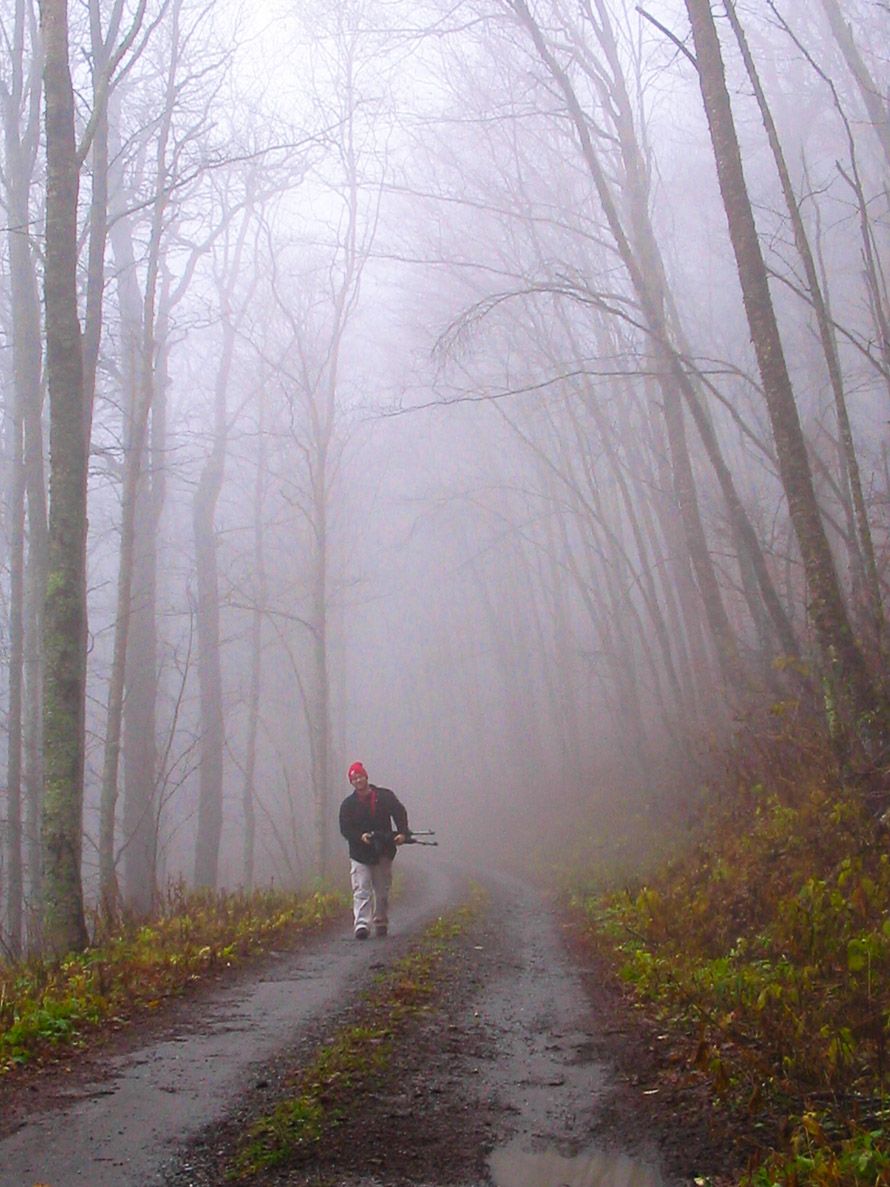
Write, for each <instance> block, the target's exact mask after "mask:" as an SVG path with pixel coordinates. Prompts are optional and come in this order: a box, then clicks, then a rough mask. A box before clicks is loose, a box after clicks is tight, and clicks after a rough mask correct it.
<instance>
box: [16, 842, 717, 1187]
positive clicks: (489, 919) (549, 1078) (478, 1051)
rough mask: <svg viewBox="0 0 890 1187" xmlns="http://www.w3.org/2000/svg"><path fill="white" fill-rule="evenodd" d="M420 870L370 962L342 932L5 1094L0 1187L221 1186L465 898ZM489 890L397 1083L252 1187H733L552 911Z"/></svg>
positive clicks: (684, 1104) (510, 885) (427, 869)
mask: <svg viewBox="0 0 890 1187" xmlns="http://www.w3.org/2000/svg"><path fill="white" fill-rule="evenodd" d="M406 866H407V863H406ZM413 868H414V869H415V870H419V869H422V870H423V874H424V875H425V878H424V880H423V881H422V882H421V880H420V879H419V878H418V882H417V885H416V886H415V884H414V883H413V882H412V883H411V888H410V893H406V894H405V895H404V896H403V901H401V902H400V903H399V904H398V905H397V908H396V911H395V912H394V927H393V929H392V933H391V935H390V937H389V938H388V939H386V940H383V941H368V942H367V943H364V944H357V943H356V942H355V941H354V940H353V939H352V933H351V927H350V921H349V919H348V918H346V919H344V920H343V924H342V926H339V925H338V926H337V927H335V928H333V929H330V930H328V931H327V932H325V933H324V934H319V935H316V936H315V937H313V938H311V939H309V940H307V941H305V942H303V943H302V944H300V945H299V946H298V947H297V948H296V949H295V950H294V951H291V952H283V953H278V954H275V955H273V956H271V957H269V956H267V957H264V958H261V959H260V960H259V962H257V963H256V964H255V965H253V966H248V967H246V968H243V969H240V970H237V971H235V972H234V973H233V974H231V975H227V976H225V977H223V978H222V979H221V980H220V982H219V983H218V984H217V985H214V986H211V987H208V988H205V989H202V990H201V991H200V992H199V993H197V994H196V995H195V996H194V998H190V999H185V1000H183V1001H181V1002H179V1003H177V1004H176V1005H174V1006H173V1007H171V1008H170V1009H169V1010H167V1011H165V1016H164V1017H162V1018H160V1019H158V1018H156V1019H154V1020H153V1021H152V1022H151V1023H149V1022H146V1023H145V1024H140V1025H137V1026H136V1027H135V1028H133V1032H132V1033H129V1034H128V1035H127V1036H126V1038H125V1040H124V1041H122V1042H121V1043H115V1044H112V1048H111V1049H110V1050H109V1049H105V1050H104V1051H103V1050H101V1049H100V1051H99V1052H98V1053H96V1054H93V1055H87V1056H85V1057H83V1058H82V1059H79V1060H77V1061H73V1062H72V1065H71V1069H70V1070H67V1071H66V1069H64V1068H61V1069H56V1070H54V1071H53V1072H52V1073H50V1074H47V1075H44V1076H40V1077H38V1078H37V1081H36V1084H35V1085H32V1087H31V1088H30V1089H29V1088H25V1089H24V1090H22V1089H20V1090H18V1091H17V1092H13V1093H8V1092H5V1091H4V1092H3V1093H2V1094H0V1187H34V1185H37V1184H42V1185H47V1187H74V1185H76V1184H81V1183H90V1184H93V1185H95V1187H112V1185H113V1187H162V1185H163V1187H214V1185H219V1184H222V1183H223V1182H224V1181H225V1172H226V1167H227V1166H228V1165H229V1164H230V1161H229V1160H230V1157H231V1153H232V1150H233V1149H234V1148H235V1144H236V1143H237V1141H238V1139H239V1137H240V1136H241V1135H243V1133H244V1132H245V1129H246V1127H247V1126H248V1125H249V1124H250V1122H251V1121H252V1120H253V1119H254V1118H255V1117H256V1116H258V1115H262V1114H263V1113H264V1112H268V1111H269V1109H270V1107H273V1106H274V1102H275V1101H276V1100H277V1099H279V1098H280V1096H281V1094H282V1093H283V1092H285V1091H286V1090H287V1086H288V1083H289V1082H292V1077H293V1074H294V1072H295V1070H296V1069H297V1068H299V1066H300V1064H301V1061H303V1060H305V1059H307V1058H309V1057H311V1052H312V1051H313V1050H315V1049H316V1047H317V1045H318V1044H319V1043H321V1042H324V1041H326V1037H325V1036H326V1035H327V1036H329V1035H330V1034H331V1033H333V1032H334V1031H336V1028H337V1027H340V1026H342V1025H343V1024H344V1021H348V1020H349V1017H350V1011H353V1010H356V1009H358V1008H359V1005H358V1003H359V1001H360V998H361V991H362V990H363V989H364V988H365V987H366V986H367V985H368V984H369V982H370V979H371V978H372V976H373V975H374V973H375V972H377V971H379V970H380V969H381V968H385V967H386V965H387V963H388V962H391V961H394V960H396V959H398V958H399V956H400V955H401V954H403V953H405V952H406V951H407V950H408V949H409V948H410V945H411V944H412V938H413V937H414V936H416V935H417V934H418V933H419V931H420V930H421V929H422V928H423V926H424V924H425V923H426V922H427V921H428V920H430V919H431V918H434V917H435V916H436V915H438V914H440V913H442V912H443V911H444V910H445V909H446V908H447V907H448V906H450V905H453V904H454V903H456V902H458V901H460V900H461V898H462V897H463V896H464V895H465V894H466V890H467V885H468V876H467V873H466V872H465V871H460V870H459V869H457V868H456V867H448V866H446V865H445V864H444V862H442V861H441V859H440V858H439V855H436V859H435V860H430V861H428V862H425V863H424V864H423V866H422V867H421V865H420V863H414V865H413ZM476 880H477V881H480V882H482V883H483V885H484V886H485V888H486V890H487V891H488V899H489V905H488V908H487V910H486V911H485V913H484V915H483V916H482V917H480V918H479V919H478V920H477V922H476V923H475V924H474V926H473V928H472V929H471V930H470V931H468V932H467V934H466V936H464V937H462V939H461V940H460V942H459V944H458V947H457V949H456V951H454V953H453V954H452V955H451V957H450V965H449V968H448V971H447V975H446V976H444V977H443V984H442V985H441V987H440V992H439V1000H438V1003H437V1005H436V1007H435V1008H434V1009H431V1010H429V1011H428V1012H427V1013H426V1014H424V1016H423V1017H422V1018H421V1019H420V1020H419V1021H418V1022H417V1024H416V1025H415V1027H414V1030H413V1032H412V1034H411V1036H410V1039H409V1041H407V1042H404V1043H402V1044H400V1046H399V1050H398V1051H397V1052H396V1053H395V1059H394V1062H393V1065H392V1067H391V1069H390V1072H389V1073H388V1075H387V1077H386V1078H385V1081H383V1082H381V1083H380V1084H379V1085H376V1086H375V1091H374V1092H372V1093H367V1094H366V1095H365V1096H363V1097H362V1098H361V1099H359V1100H357V1101H356V1102H355V1111H354V1116H352V1117H351V1118H347V1120H346V1122H345V1123H344V1124H343V1125H341V1126H340V1127H339V1128H338V1130H337V1132H336V1134H335V1135H333V1136H332V1137H331V1139H330V1140H328V1139H326V1141H325V1143H324V1147H323V1149H322V1150H321V1151H319V1152H318V1153H317V1154H316V1155H313V1161H312V1163H311V1165H309V1164H307V1163H305V1162H304V1163H303V1164H299V1165H298V1164H294V1165H292V1166H289V1167H284V1168H280V1169H278V1170H274V1171H268V1172H264V1173H263V1174H262V1175H261V1176H260V1177H259V1178H257V1179H255V1180H253V1181H252V1185H255V1187H268V1185H272V1184H281V1183H289V1184H301V1185H305V1187H309V1185H313V1187H315V1185H319V1187H675V1185H678V1184H682V1183H690V1182H691V1181H692V1179H693V1178H694V1177H696V1176H698V1175H700V1174H708V1175H710V1176H711V1179H712V1182H714V1183H721V1182H723V1181H725V1182H729V1180H728V1179H727V1180H722V1179H721V1178H720V1176H719V1175H714V1167H715V1165H716V1166H717V1167H719V1166H720V1161H721V1157H722V1153H723V1151H724V1150H726V1149H727V1148H728V1147H727V1146H726V1144H725V1142H723V1139H722V1138H721V1137H720V1135H719V1134H716V1135H715V1134H714V1133H713V1132H712V1129H713V1127H712V1126H711V1123H710V1121H709V1120H708V1117H707V1115H706V1113H704V1112H702V1111H701V1110H698V1111H697V1106H696V1105H695V1100H694V1098H692V1097H690V1096H688V1095H687V1096H686V1097H684V1098H682V1099H681V1098H680V1097H678V1096H677V1094H676V1093H673V1094H672V1093H671V1092H670V1091H669V1090H668V1089H667V1087H666V1083H665V1079H664V1077H663V1076H662V1069H661V1068H660V1067H659V1065H658V1062H657V1061H658V1058H659V1045H658V1043H656V1042H654V1041H652V1039H653V1034H652V1033H650V1032H647V1031H646V1030H645V1028H644V1029H642V1030H641V1029H640V1026H639V1025H638V1020H637V1018H636V1017H634V1016H633V1012H632V1011H630V1010H629V1009H628V1007H627V1002H626V1000H624V999H623V998H622V997H621V994H620V992H619V993H618V994H617V995H616V993H615V992H614V991H608V992H606V991H605V989H604V988H603V986H602V984H601V979H600V977H599V974H598V972H597V970H596V969H592V968H591V967H590V963H589V961H588V960H587V958H585V957H584V956H583V954H581V955H580V956H579V954H578V953H577V952H575V953H574V954H573V952H572V950H571V948H570V946H569V945H567V944H566V943H565V940H564V936H563V935H562V933H561V929H560V925H559V923H558V921H557V920H556V918H555V917H554V916H553V915H552V914H551V912H550V911H549V910H548V909H547V906H546V904H545V902H544V900H543V899H542V897H541V895H540V894H538V893H537V892H536V891H535V890H533V889H531V888H529V887H526V886H523V885H522V884H521V883H519V882H518V881H516V880H515V879H511V878H508V877H499V876H495V875H494V874H492V873H491V872H488V873H487V874H486V875H484V876H479V875H476ZM653 1052H655V1054H653ZM684 1091H685V1090H684ZM721 1142H723V1145H721ZM724 1161H725V1159H724Z"/></svg>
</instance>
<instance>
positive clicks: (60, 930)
mask: <svg viewBox="0 0 890 1187" xmlns="http://www.w3.org/2000/svg"><path fill="white" fill-rule="evenodd" d="M40 18H41V30H42V34H43V45H44V54H45V60H44V69H43V85H44V102H45V111H46V117H45V123H46V166H47V187H46V189H47V194H46V264H45V271H44V300H45V305H46V346H47V375H48V383H49V398H50V513H49V575H48V580H47V591H46V607H45V614H44V624H43V625H44V636H43V637H44V661H45V665H46V669H45V670H46V676H45V688H44V764H45V788H44V806H43V851H44V881H43V899H44V909H43V940H44V943H45V944H46V946H47V948H48V949H49V951H51V952H54V953H56V954H58V955H61V954H63V953H65V952H67V951H69V950H71V949H76V948H82V947H83V946H84V945H85V943H86V941H87V932H86V923H85V919H84V909H83V888H82V883H81V869H80V861H81V845H82V828H83V820H82V816H83V774H84V698H85V689H86V631H87V618H86V492H87V452H88V446H87V441H86V416H85V403H84V386H83V353H82V344H81V331H80V320H79V317H78V312H77V193H78V182H79V175H78V162H77V148H76V143H75V137H74V91H73V87H72V84H71V73H70V69H69V63H68V6H67V2H66V0H41V3H40Z"/></svg>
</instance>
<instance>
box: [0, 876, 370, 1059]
mask: <svg viewBox="0 0 890 1187" xmlns="http://www.w3.org/2000/svg"><path fill="white" fill-rule="evenodd" d="M345 901H346V900H345V898H344V896H343V895H342V894H338V893H333V892H328V891H321V890H319V891H315V892H312V893H309V894H302V895H293V894H291V895H288V894H285V893H283V892H277V891H258V892H255V893H254V894H251V895H246V894H241V893H229V894H219V895H214V894H209V893H207V892H200V893H188V892H186V891H185V889H184V888H183V887H181V886H175V887H172V888H171V889H170V891H169V893H168V896H167V901H166V902H165V904H164V910H163V911H162V913H161V914H160V915H159V916H158V918H157V919H155V920H153V921H152V922H151V923H147V924H138V925H137V924H134V925H132V926H130V927H128V928H125V929H124V930H122V931H121V932H120V933H118V934H115V935H110V936H108V937H106V938H105V939H104V940H103V941H102V942H101V943H99V944H96V945H95V946H94V947H91V948H89V949H87V950H86V951H85V952H82V953H78V954H76V955H72V956H69V957H67V958H66V959H65V960H62V961H60V962H55V963H48V962H44V961H39V960H32V961H29V962H27V963H23V964H17V965H12V966H0V1075H2V1074H3V1073H4V1072H8V1071H9V1070H10V1069H11V1068H13V1067H15V1066H18V1065H21V1064H24V1063H28V1062H31V1061H33V1060H35V1059H40V1058H46V1057H48V1056H51V1055H52V1054H53V1053H58V1052H60V1051H66V1050H71V1049H72V1048H73V1047H76V1046H78V1045H81V1044H83V1043H84V1042H85V1041H86V1038H87V1036H88V1035H89V1034H90V1033H94V1032H95V1030H96V1028H97V1027H101V1026H102V1025H107V1024H115V1025H117V1024H119V1023H120V1022H121V1021H122V1020H124V1019H126V1018H128V1017H130V1016H132V1015H134V1014H136V1013H138V1012H140V1011H143V1010H151V1009H155V1008H157V1007H158V1006H159V1005H160V1004H161V1002H163V1001H164V1000H165V999H166V998H168V997H170V996H171V995H173V994H177V993H181V992H182V991H183V990H184V989H185V988H187V987H188V986H189V985H191V984H193V983H194V982H195V981H197V980H199V979H200V978H201V977H202V976H203V975H205V974H206V973H207V972H208V971H211V970H214V969H219V968H225V967H228V966H230V965H233V964H235V963H237V962H238V961H240V960H242V959H244V958H245V957H247V956H248V955H251V954H255V953H258V952H261V951H263V949H264V948H266V947H268V945H269V944H270V943H271V942H273V941H279V940H281V939H282V938H283V937H286V936H293V935H296V934H298V933H300V932H304V931H307V930H309V929H312V928H316V927H318V926H320V925H321V924H322V923H324V922H325V921H326V920H328V919H330V918H332V917H333V916H334V915H335V914H337V913H339V912H341V911H342V910H343V909H344V905H345Z"/></svg>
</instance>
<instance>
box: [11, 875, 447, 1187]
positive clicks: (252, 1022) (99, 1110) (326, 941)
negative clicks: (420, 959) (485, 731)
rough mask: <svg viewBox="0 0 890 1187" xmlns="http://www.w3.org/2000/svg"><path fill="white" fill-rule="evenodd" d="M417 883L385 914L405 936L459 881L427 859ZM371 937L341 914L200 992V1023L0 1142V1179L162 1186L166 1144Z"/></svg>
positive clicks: (374, 957)
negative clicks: (335, 923)
mask: <svg viewBox="0 0 890 1187" xmlns="http://www.w3.org/2000/svg"><path fill="white" fill-rule="evenodd" d="M425 872H426V873H427V875H428V877H427V878H426V879H425V883H424V885H423V888H422V889H420V890H418V892H417V893H416V894H414V893H412V896H411V900H412V901H411V902H410V903H408V902H405V903H399V904H398V906H397V908H396V910H395V911H394V912H393V919H394V925H395V926H394V929H393V930H394V931H395V932H396V933H397V934H405V933H407V932H410V931H413V930H415V929H417V928H419V927H420V926H421V925H422V924H423V923H424V922H425V921H426V920H427V919H428V918H429V917H430V916H431V915H434V914H436V913H437V912H439V911H441V910H442V909H443V907H444V906H445V905H446V904H447V903H448V902H449V901H450V900H451V898H452V896H453V895H454V894H456V893H457V892H458V889H459V887H460V886H461V885H462V880H461V879H460V878H459V877H458V876H457V875H455V874H449V873H448V872H446V871H444V870H443V869H442V868H441V867H437V866H432V865H430V866H429V867H428V869H427V871H425ZM385 952H386V946H385V945H384V944H380V943H377V942H375V941H368V942H366V943H356V942H355V940H353V938H352V928H351V923H350V920H349V919H348V917H347V918H345V919H344V923H343V928H342V930H340V931H335V932H333V933H331V932H330V931H328V932H327V933H326V934H325V935H324V936H317V937H314V938H312V939H311V940H309V941H308V942H307V943H306V944H305V945H302V946H301V947H300V948H299V949H298V950H297V951H295V952H292V953H286V954H282V955H281V956H280V957H279V958H278V959H277V960H273V961H272V962H270V963H269V964H268V965H266V966H264V969H263V972H262V974H261V976H260V979H259V980H256V981H250V980H246V979H244V980H242V982H241V983H239V984H238V985H234V986H229V987H221V988H220V989H219V990H217V991H214V992H213V993H212V994H211V995H210V997H209V999H204V1001H203V1009H202V1014H201V1018H200V1026H199V1029H198V1030H197V1031H196V1030H195V1027H194V1023H193V1024H192V1025H191V1026H185V1025H184V1026H183V1027H182V1028H181V1029H180V1030H179V1032H178V1033H177V1032H175V1031H174V1033H172V1034H170V1035H168V1036H167V1037H165V1038H163V1039H160V1040H154V1041H152V1042H150V1043H149V1044H148V1045H146V1046H145V1047H143V1048H142V1049H138V1050H135V1051H130V1052H128V1053H127V1054H125V1055H122V1056H116V1057H113V1058H112V1059H111V1060H110V1061H109V1063H108V1064H106V1065H105V1066H104V1073H105V1074H103V1076H102V1078H101V1080H97V1081H96V1082H95V1083H93V1084H89V1083H88V1084H83V1083H80V1082H79V1083H78V1084H77V1086H76V1088H75V1089H74V1090H73V1091H72V1093H71V1094H70V1096H68V1095H67V1094H66V1093H65V1089H64V1086H63V1087H62V1089H61V1094H59V1093H57V1094H56V1095H55V1096H54V1107H52V1108H51V1109H50V1110H49V1111H47V1112H45V1113H43V1114H41V1115H40V1116H35V1117H33V1118H31V1119H30V1120H28V1121H27V1122H26V1123H25V1124H23V1125H21V1126H20V1127H19V1128H18V1129H17V1130H15V1132H13V1133H12V1134H11V1135H9V1136H7V1137H5V1138H3V1139H2V1140H0V1185H2V1187H33V1185H35V1184H42V1185H43V1184H45V1185H47V1187H73V1185H75V1184H83V1183H89V1184H90V1185H91V1187H131V1185H132V1187H151V1185H153V1184H162V1183H163V1182H164V1167H165V1166H166V1165H167V1164H169V1162H170V1159H171V1157H172V1156H173V1155H174V1153H175V1151H176V1149H177V1148H178V1147H179V1146H181V1145H182V1144H184V1143H185V1142H186V1141H187V1140H188V1139H189V1138H190V1137H192V1136H193V1135H194V1134H195V1133H197V1132H198V1131H200V1130H201V1129H203V1128H204V1127H205V1126H207V1125H208V1124H210V1123H212V1122H213V1121H214V1119H215V1118H216V1117H219V1116H222V1115H223V1113H224V1112H225V1110H226V1108H227V1107H228V1106H229V1105H230V1103H231V1102H232V1100H233V1099H235V1098H236V1097H237V1096H238V1094H239V1092H240V1091H241V1090H242V1089H243V1086H244V1084H245V1083H246V1082H249V1078H250V1077H251V1076H256V1075H259V1074H261V1067H262V1063H263V1060H264V1059H267V1058H269V1057H270V1056H271V1055H272V1054H274V1053H275V1052H276V1051H277V1050H278V1049H279V1048H280V1047H282V1046H283V1045H286V1044H287V1043H289V1042H291V1041H293V1040H294V1039H295V1037H296V1036H297V1035H298V1034H299V1032H300V1030H301V1028H303V1027H305V1026H306V1025H307V1024H308V1023H310V1022H311V1021H313V1020H315V1019H316V1018H318V1017H320V1016H322V1015H323V1014H324V1013H326V1012H327V1011H329V1010H331V1009H332V1008H334V1007H335V1006H336V1005H337V1003H338V1002H339V1001H341V1000H342V999H344V998H345V997H346V996H347V995H350V994H352V993H353V992H354V991H355V989H356V987H357V986H359V985H361V984H363V983H364V981H365V980H366V979H367V977H368V976H369V974H370V969H371V966H372V965H373V964H375V963H379V961H380V959H381V957H382V956H384V955H385Z"/></svg>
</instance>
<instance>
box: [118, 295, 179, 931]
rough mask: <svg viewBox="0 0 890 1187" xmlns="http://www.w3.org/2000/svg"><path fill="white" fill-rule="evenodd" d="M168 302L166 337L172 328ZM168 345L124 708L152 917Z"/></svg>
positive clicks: (158, 365) (139, 886)
mask: <svg viewBox="0 0 890 1187" xmlns="http://www.w3.org/2000/svg"><path fill="white" fill-rule="evenodd" d="M164 308H165V300H164V298H163V297H162V300H161V312H160V313H159V316H158V333H157V338H158V342H159V343H166V340H167V334H168V332H169V331H168V326H167V315H166V313H165V311H164ZM166 358H167V349H166V346H159V349H158V351H157V356H156V360H155V366H154V377H153V383H154V391H153V394H152V406H151V426H150V429H151V432H150V440H149V441H147V442H146V450H147V453H146V459H147V461H148V463H149V464H147V465H145V466H144V467H143V482H142V483H141V484H140V488H139V492H138V494H137V502H136V518H135V525H134V526H135V548H134V556H133V586H132V602H131V612H130V639H129V646H128V647H127V672H126V688H127V699H126V704H125V706H124V732H123V740H124V807H123V835H124V845H125V848H124V855H123V856H124V879H123V897H124V902H125V903H126V904H127V907H128V908H129V909H130V910H132V911H134V912H136V913H137V914H138V915H141V916H145V915H148V914H149V913H150V912H151V911H152V909H153V908H154V907H155V905H156V901H157V893H158V877H157V852H158V826H159V819H158V752H157V688H158V639H157V636H158V628H157V579H158V555H157V532H158V527H159V524H160V519H161V514H162V511H163V506H164V495H165V481H164V467H165V465H166V461H165V457H166V402H167V394H166V388H167V383H168V376H167V366H166Z"/></svg>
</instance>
